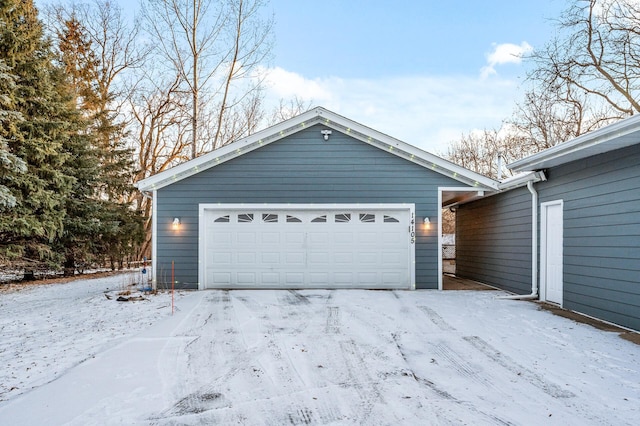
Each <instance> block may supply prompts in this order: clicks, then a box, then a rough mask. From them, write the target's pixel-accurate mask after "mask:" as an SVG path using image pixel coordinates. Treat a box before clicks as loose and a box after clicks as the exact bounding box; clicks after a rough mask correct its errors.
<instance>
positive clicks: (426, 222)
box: [424, 217, 431, 225]
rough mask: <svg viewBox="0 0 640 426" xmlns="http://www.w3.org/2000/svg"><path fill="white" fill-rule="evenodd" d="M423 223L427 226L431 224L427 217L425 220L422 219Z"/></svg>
mask: <svg viewBox="0 0 640 426" xmlns="http://www.w3.org/2000/svg"><path fill="white" fill-rule="evenodd" d="M424 223H425V224H427V225H428V224H430V223H431V221H430V220H429V218H428V217H425V218H424Z"/></svg>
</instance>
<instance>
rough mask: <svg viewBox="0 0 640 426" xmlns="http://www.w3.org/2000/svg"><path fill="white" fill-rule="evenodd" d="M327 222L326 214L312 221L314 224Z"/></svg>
mask: <svg viewBox="0 0 640 426" xmlns="http://www.w3.org/2000/svg"><path fill="white" fill-rule="evenodd" d="M326 221H327V215H326V214H323V215H322V216H318V217H315V218H313V219H311V222H313V223H324V222H326Z"/></svg>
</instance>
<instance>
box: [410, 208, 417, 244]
mask: <svg viewBox="0 0 640 426" xmlns="http://www.w3.org/2000/svg"><path fill="white" fill-rule="evenodd" d="M409 237H410V238H411V244H415V242H416V217H415V213H413V212H411V224H410V225H409Z"/></svg>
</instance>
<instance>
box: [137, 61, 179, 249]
mask: <svg viewBox="0 0 640 426" xmlns="http://www.w3.org/2000/svg"><path fill="white" fill-rule="evenodd" d="M150 81H153V82H154V84H150ZM144 83H146V86H144V87H137V88H136V90H135V91H134V92H133V93H132V96H130V97H129V109H130V111H131V115H132V122H131V130H132V132H131V144H132V147H133V148H135V152H136V157H135V165H136V170H137V172H136V174H135V176H134V181H136V182H137V181H139V180H142V179H144V178H146V177H149V176H152V175H154V174H156V173H159V172H162V171H163V170H166V169H168V168H170V167H172V166H174V165H177V164H179V163H182V162H184V161H187V160H188V159H189V156H188V153H187V151H188V148H189V146H190V143H189V140H188V135H189V129H188V126H189V120H188V117H189V111H188V108H187V103H188V102H187V99H186V98H187V97H188V94H186V93H184V92H182V91H180V90H179V86H180V76H179V75H176V76H174V78H173V79H168V78H163V76H162V75H159V74H158V73H156V74H154V75H153V76H147V78H146V79H145V80H144ZM131 202H133V203H134V204H135V205H136V206H137V207H138V209H140V210H141V211H142V213H143V216H144V217H145V224H144V228H145V235H146V237H145V240H144V243H143V245H142V247H141V251H140V253H141V255H148V254H149V251H150V242H151V214H152V211H151V202H150V201H149V199H148V198H146V197H144V196H143V195H142V194H141V193H139V192H136V193H134V194H133V195H132V197H131Z"/></svg>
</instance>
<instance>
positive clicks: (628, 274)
mask: <svg viewBox="0 0 640 426" xmlns="http://www.w3.org/2000/svg"><path fill="white" fill-rule="evenodd" d="M547 175H548V181H547V182H543V183H540V184H539V185H537V187H538V192H539V194H540V202H545V201H553V200H559V199H562V200H564V242H563V250H564V256H563V257H564V264H563V268H564V270H563V274H564V276H563V278H564V289H563V305H564V307H565V308H567V309H571V310H574V311H577V312H582V313H585V314H588V315H591V316H594V317H597V318H602V319H604V320H607V321H610V322H613V323H616V324H620V325H624V326H626V327H630V328H633V329H636V330H640V144H638V145H635V146H632V147H629V148H625V149H620V150H616V151H613V152H610V153H607V154H602V155H599V156H595V157H590V158H588V159H585V160H581V161H575V162H573V163H569V164H566V165H564V166H561V167H555V168H553V169H551V170H549V171H548V173H547Z"/></svg>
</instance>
